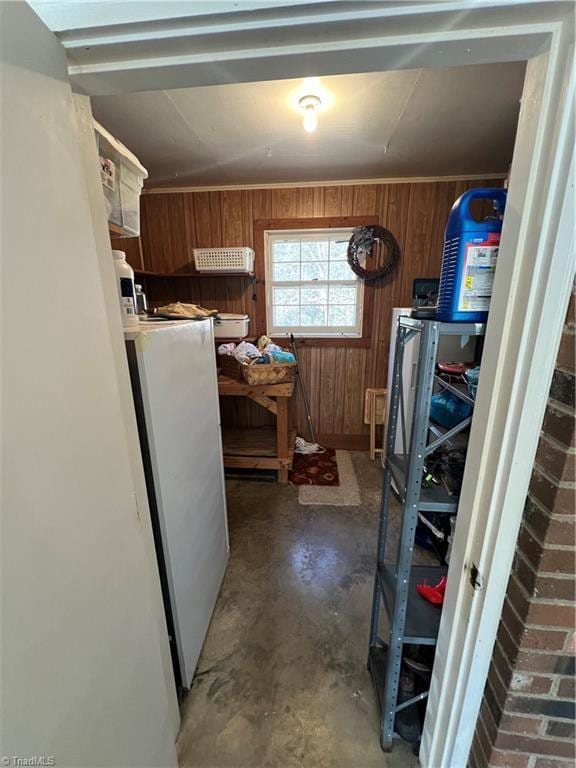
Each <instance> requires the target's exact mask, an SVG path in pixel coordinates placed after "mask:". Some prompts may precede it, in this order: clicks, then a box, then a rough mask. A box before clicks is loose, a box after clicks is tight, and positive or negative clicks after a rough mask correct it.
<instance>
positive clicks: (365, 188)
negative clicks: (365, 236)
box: [352, 184, 376, 216]
mask: <svg viewBox="0 0 576 768" xmlns="http://www.w3.org/2000/svg"><path fill="white" fill-rule="evenodd" d="M352 191H353V198H352V199H353V202H352V214H353V215H354V216H373V215H375V214H376V185H375V184H361V185H355V186H354V187H352Z"/></svg>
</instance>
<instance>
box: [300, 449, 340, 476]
mask: <svg viewBox="0 0 576 768" xmlns="http://www.w3.org/2000/svg"><path fill="white" fill-rule="evenodd" d="M290 482H291V483H292V485H338V484H339V478H338V464H337V463H336V451H334V450H333V449H332V448H327V449H326V451H325V452H324V453H295V454H294V461H293V463H292V469H291V471H290Z"/></svg>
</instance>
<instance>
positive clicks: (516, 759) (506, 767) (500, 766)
mask: <svg viewBox="0 0 576 768" xmlns="http://www.w3.org/2000/svg"><path fill="white" fill-rule="evenodd" d="M529 762H530V755H520V754H518V753H517V752H503V751H502V750H500V749H493V750H492V755H491V757H490V768H492V767H493V768H527V766H528V763H529Z"/></svg>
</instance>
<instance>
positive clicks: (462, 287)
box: [436, 188, 506, 323]
mask: <svg viewBox="0 0 576 768" xmlns="http://www.w3.org/2000/svg"><path fill="white" fill-rule="evenodd" d="M473 200H491V201H492V203H493V206H494V215H492V216H487V217H485V218H484V219H483V220H481V221H477V220H476V219H475V218H474V217H473V216H472V213H471V211H470V203H471V202H472V201H473ZM505 207H506V190H505V189H500V188H480V189H470V190H468V192H464V194H463V195H461V196H460V197H459V198H458V200H456V202H455V203H454V205H453V206H452V210H451V211H450V216H449V217H448V224H447V225H446V233H445V236H444V253H443V256H442V272H441V275H440V289H439V295H438V311H437V313H436V316H437V318H438V319H439V320H442V321H443V322H448V323H485V322H486V320H487V318H488V310H489V308H490V299H491V297H492V285H493V283H494V274H495V271H496V262H497V259H498V249H499V245H500V233H501V231H502V217H503V215H504V209H505Z"/></svg>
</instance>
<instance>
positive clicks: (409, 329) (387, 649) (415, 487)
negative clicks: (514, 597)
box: [368, 317, 485, 751]
mask: <svg viewBox="0 0 576 768" xmlns="http://www.w3.org/2000/svg"><path fill="white" fill-rule="evenodd" d="M484 328H485V326H484V325H483V324H481V323H441V322H439V321H436V320H420V319H416V318H412V317H400V318H399V320H398V334H397V339H396V349H395V354H394V369H393V380H392V381H393V386H392V392H391V400H390V414H389V419H388V428H387V433H386V452H385V454H383V467H384V479H383V491H382V500H381V504H380V522H379V528H378V547H377V564H376V574H375V578H374V594H373V600H372V618H371V627H370V647H369V652H368V668H369V670H370V672H371V675H372V679H373V682H374V687H375V689H376V695H377V699H378V706H379V710H380V744H381V746H382V749H383V750H385V751H389V750H390V749H391V747H392V739H393V737H394V721H395V718H396V715H397V713H398V712H400V711H401V710H403V709H405V708H406V707H409V706H411V705H414V704H416V703H417V702H419V701H422V700H423V699H425V698H426V697H427V696H428V692H427V691H426V692H424V693H419V694H418V695H416V696H414V697H413V698H411V699H410V700H408V701H403V702H402V703H399V702H398V688H399V682H400V668H401V664H402V651H403V647H404V645H405V644H411V645H435V644H436V638H437V636H438V628H439V625H440V616H441V610H440V609H439V608H438V607H436V606H434V605H431V604H430V603H428V602H427V601H426V600H424V599H423V598H421V597H420V595H419V594H418V593H417V591H416V584H418V583H422V582H423V581H427V582H428V583H435V582H436V581H438V580H439V579H440V578H441V576H442V575H444V574H445V573H446V568H444V567H442V566H414V565H412V553H413V550H414V537H415V533H416V525H417V523H418V512H419V511H431V512H437V513H441V514H447V515H455V514H456V511H457V509H458V499H457V498H455V497H453V496H450V495H449V494H448V493H447V492H446V491H445V490H444V489H443V488H442V487H440V486H435V487H432V488H422V476H423V470H424V464H425V461H426V457H427V456H428V455H429V454H431V453H432V452H433V451H434V450H436V449H437V448H438V447H439V446H441V445H444V444H453V443H454V441H456V440H458V439H462V432H463V431H464V430H466V429H467V427H468V426H469V425H470V422H471V418H467V419H464V420H463V421H462V422H460V423H459V424H458V425H457V426H456V427H454V428H453V429H450V430H442V429H440V428H438V427H436V426H435V425H433V424H431V422H430V401H431V398H432V394H433V392H434V387H437V388H438V387H444V388H446V389H449V390H450V391H451V392H453V393H454V394H455V395H456V396H457V397H460V398H462V399H463V400H465V401H466V402H468V403H473V402H474V401H473V400H471V399H470V397H469V396H468V395H467V393H465V392H463V391H461V390H460V389H459V388H458V387H455V386H453V385H451V384H448V383H447V382H445V381H444V380H442V379H439V378H438V377H437V376H436V375H435V373H436V357H437V353H438V343H439V340H440V338H441V337H442V336H444V335H458V336H467V337H471V336H475V337H482V336H483V335H484ZM416 338H417V339H418V340H419V342H420V348H419V352H418V366H417V374H416V389H415V399H414V409H413V415H412V419H411V424H408V425H407V424H406V403H405V402H404V386H403V385H404V382H403V375H402V370H403V359H404V350H405V347H406V345H407V344H408V343H410V342H413V340H415V339H416ZM398 428H400V430H401V433H400V434H401V446H402V452H401V453H399V454H395V453H394V446H395V445H396V433H397V430H398ZM407 429H409V434H408V432H407ZM392 493H394V495H395V496H396V497H397V499H398V500H399V502H400V504H401V528H400V538H399V542H398V551H397V557H396V562H394V563H386V562H385V561H384V553H385V546H386V535H387V528H388V518H389V506H390V500H391V495H392ZM382 606H383V607H384V609H385V613H386V616H387V619H388V622H387V623H388V627H389V632H388V638H387V640H385V639H383V638H382V637H381V636H380V629H379V627H380V616H381V607H382Z"/></svg>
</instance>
